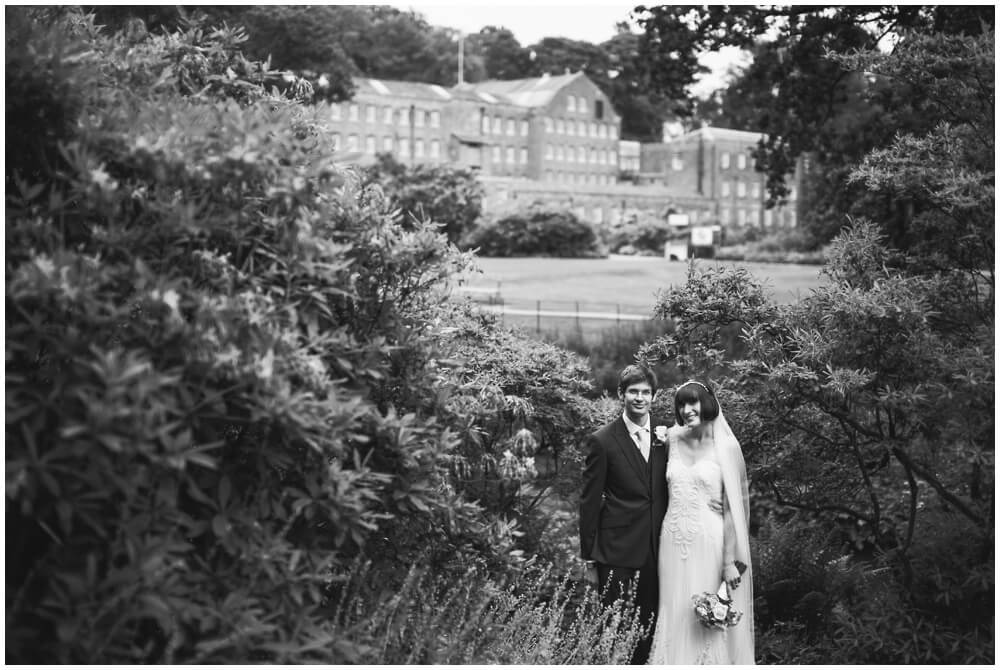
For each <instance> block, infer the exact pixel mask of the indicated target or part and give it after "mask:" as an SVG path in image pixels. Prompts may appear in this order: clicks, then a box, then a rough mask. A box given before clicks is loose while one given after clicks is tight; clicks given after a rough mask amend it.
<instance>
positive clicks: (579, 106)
mask: <svg viewBox="0 0 1000 670" xmlns="http://www.w3.org/2000/svg"><path fill="white" fill-rule="evenodd" d="M576 111H578V112H580V113H581V114H586V113H587V99H586V98H584V97H583V96H581V97H579V98H578V99H577V101H576Z"/></svg>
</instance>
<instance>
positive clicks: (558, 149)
mask: <svg viewBox="0 0 1000 670" xmlns="http://www.w3.org/2000/svg"><path fill="white" fill-rule="evenodd" d="M556 160H557V161H562V160H565V155H564V154H563V148H562V145H561V144H557V145H556Z"/></svg>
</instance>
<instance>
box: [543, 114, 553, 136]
mask: <svg viewBox="0 0 1000 670" xmlns="http://www.w3.org/2000/svg"><path fill="white" fill-rule="evenodd" d="M542 123H544V124H545V132H547V133H551V132H552V128H553V126H552V118H551V117H548V116H546V117H545V118H543V119H542Z"/></svg>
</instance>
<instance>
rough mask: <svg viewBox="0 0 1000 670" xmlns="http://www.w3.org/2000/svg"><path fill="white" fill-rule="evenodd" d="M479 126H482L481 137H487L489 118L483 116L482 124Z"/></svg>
mask: <svg viewBox="0 0 1000 670" xmlns="http://www.w3.org/2000/svg"><path fill="white" fill-rule="evenodd" d="M480 125H481V126H482V133H483V135H489V134H490V117H488V116H486V115H483V118H482V123H481V124H480Z"/></svg>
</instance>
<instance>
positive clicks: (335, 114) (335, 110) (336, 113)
mask: <svg viewBox="0 0 1000 670" xmlns="http://www.w3.org/2000/svg"><path fill="white" fill-rule="evenodd" d="M340 115H341V109H340V105H339V104H337V103H336V102H334V103H332V104H331V105H330V118H331V119H333V120H334V121H340V118H341V116H340Z"/></svg>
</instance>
